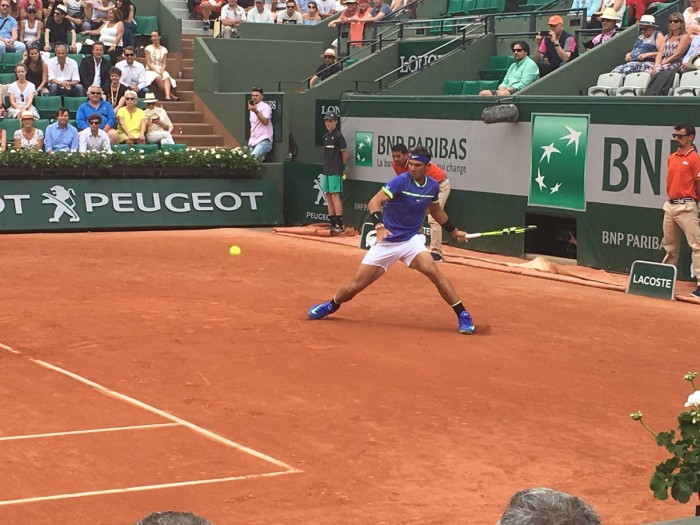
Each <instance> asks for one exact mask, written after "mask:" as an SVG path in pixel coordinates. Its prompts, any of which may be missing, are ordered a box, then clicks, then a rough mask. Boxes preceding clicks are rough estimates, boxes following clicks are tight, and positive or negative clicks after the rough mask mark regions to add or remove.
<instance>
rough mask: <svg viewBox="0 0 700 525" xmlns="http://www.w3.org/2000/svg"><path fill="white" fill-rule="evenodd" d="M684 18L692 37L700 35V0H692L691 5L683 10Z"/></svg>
mask: <svg viewBox="0 0 700 525" xmlns="http://www.w3.org/2000/svg"><path fill="white" fill-rule="evenodd" d="M683 20H684V21H685V30H686V32H687V33H688V34H689V35H690V36H691V37H693V36H696V35H700V0H690V6H689V7H688V8H687V9H686V10H685V11H683Z"/></svg>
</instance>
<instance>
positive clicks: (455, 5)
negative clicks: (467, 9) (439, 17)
mask: <svg viewBox="0 0 700 525" xmlns="http://www.w3.org/2000/svg"><path fill="white" fill-rule="evenodd" d="M463 4H464V0H450V1H449V3H448V4H447V16H459V15H463V14H464V8H463V7H462V6H463Z"/></svg>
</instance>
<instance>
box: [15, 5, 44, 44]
mask: <svg viewBox="0 0 700 525" xmlns="http://www.w3.org/2000/svg"><path fill="white" fill-rule="evenodd" d="M17 5H18V7H19V20H24V19H25V18H27V8H28V7H29V6H32V8H33V9H34V12H35V13H36V19H37V20H41V19H42V18H43V16H44V4H43V2H42V1H41V0H19V2H18V3H17ZM19 20H17V21H18V22H19ZM39 36H40V37H41V33H39Z"/></svg>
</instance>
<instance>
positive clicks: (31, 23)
mask: <svg viewBox="0 0 700 525" xmlns="http://www.w3.org/2000/svg"><path fill="white" fill-rule="evenodd" d="M43 31H44V24H42V23H41V20H39V19H38V18H37V10H36V7H35V6H33V5H28V6H27V11H26V14H25V15H24V18H22V19H21V20H20V25H19V39H20V40H21V41H22V42H24V45H25V46H27V47H29V46H30V45H31V44H33V43H34V42H37V43H38V42H39V41H40V40H41V35H43V34H44V33H43Z"/></svg>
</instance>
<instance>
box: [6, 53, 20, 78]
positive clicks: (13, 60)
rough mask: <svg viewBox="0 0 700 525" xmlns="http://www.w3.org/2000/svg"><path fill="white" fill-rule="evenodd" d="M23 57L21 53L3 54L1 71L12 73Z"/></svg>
mask: <svg viewBox="0 0 700 525" xmlns="http://www.w3.org/2000/svg"><path fill="white" fill-rule="evenodd" d="M23 56H24V54H23V53H5V54H4V55H3V56H2V70H3V71H4V72H5V73H14V72H15V67H17V64H19V63H20V62H22V58H23ZM13 82H14V80H13Z"/></svg>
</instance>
